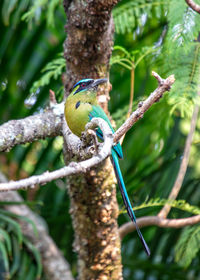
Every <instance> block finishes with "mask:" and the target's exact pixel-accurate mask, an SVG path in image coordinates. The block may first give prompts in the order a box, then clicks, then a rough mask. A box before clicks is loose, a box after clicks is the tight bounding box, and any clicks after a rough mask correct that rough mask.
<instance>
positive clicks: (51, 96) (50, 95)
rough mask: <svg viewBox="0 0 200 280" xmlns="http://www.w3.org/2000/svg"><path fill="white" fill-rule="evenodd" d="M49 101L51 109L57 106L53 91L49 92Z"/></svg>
mask: <svg viewBox="0 0 200 280" xmlns="http://www.w3.org/2000/svg"><path fill="white" fill-rule="evenodd" d="M49 101H50V107H52V106H54V105H55V104H57V101H56V95H55V92H54V91H53V90H52V89H50V90H49Z"/></svg>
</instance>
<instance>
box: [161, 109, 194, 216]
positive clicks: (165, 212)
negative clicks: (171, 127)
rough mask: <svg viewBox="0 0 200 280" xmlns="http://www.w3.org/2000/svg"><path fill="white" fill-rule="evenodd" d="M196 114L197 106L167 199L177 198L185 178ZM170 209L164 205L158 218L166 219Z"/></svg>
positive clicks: (167, 205)
mask: <svg viewBox="0 0 200 280" xmlns="http://www.w3.org/2000/svg"><path fill="white" fill-rule="evenodd" d="M198 112H199V106H198V105H196V106H195V107H194V112H193V115H192V119H191V125H190V132H189V134H188V136H187V139H186V143H185V148H184V152H183V158H182V161H181V165H180V168H179V172H178V175H177V178H176V181H175V183H174V186H173V188H172V190H171V192H170V194H169V197H168V198H169V199H176V197H177V196H178V194H179V192H180V189H181V186H182V183H183V180H184V177H185V173H186V170H187V166H188V161H189V156H190V148H191V145H192V139H193V135H194V132H195V127H196V123H197V119H198ZM170 209H171V206H170V205H169V204H166V205H165V206H164V207H163V208H162V209H161V211H160V212H159V214H158V216H159V217H163V218H166V217H167V215H168V213H169V211H170Z"/></svg>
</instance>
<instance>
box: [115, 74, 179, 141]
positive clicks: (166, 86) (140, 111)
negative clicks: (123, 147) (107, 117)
mask: <svg viewBox="0 0 200 280" xmlns="http://www.w3.org/2000/svg"><path fill="white" fill-rule="evenodd" d="M152 75H153V76H154V77H155V78H156V79H157V80H158V83H159V85H158V87H157V89H156V90H154V92H152V93H151V94H150V96H149V97H148V98H147V99H146V100H145V101H143V102H140V103H139V105H138V108H137V110H136V111H134V112H133V113H132V114H131V116H130V117H129V118H128V119H127V120H126V122H125V123H124V124H123V125H122V126H121V127H120V128H119V129H118V130H117V131H116V133H115V137H114V142H115V143H116V142H118V141H119V139H120V138H121V137H122V136H123V135H124V134H125V133H126V132H127V131H128V130H129V129H130V128H131V127H132V126H133V124H134V123H136V122H137V121H138V120H139V119H141V118H142V117H143V115H144V113H145V112H146V111H147V110H148V109H149V107H151V105H152V104H154V103H155V102H157V101H159V99H160V98H161V97H162V96H163V93H164V92H165V91H168V90H170V88H171V86H172V84H173V83H174V82H175V78H174V75H171V76H169V77H168V78H167V79H165V80H163V79H162V78H161V77H160V76H159V75H158V74H157V73H155V72H152Z"/></svg>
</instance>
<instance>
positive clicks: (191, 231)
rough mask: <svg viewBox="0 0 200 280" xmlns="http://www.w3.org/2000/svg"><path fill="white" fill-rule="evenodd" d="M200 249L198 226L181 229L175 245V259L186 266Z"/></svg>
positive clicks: (199, 228) (199, 229)
mask: <svg viewBox="0 0 200 280" xmlns="http://www.w3.org/2000/svg"><path fill="white" fill-rule="evenodd" d="M199 250H200V226H199V225H195V226H192V227H188V228H186V229H184V230H183V232H182V234H181V236H180V238H179V241H178V243H177V244H176V247H175V260H176V262H177V263H178V264H180V265H181V266H184V267H188V266H189V265H190V264H191V262H192V260H193V259H194V258H195V257H196V255H197V253H198V252H199Z"/></svg>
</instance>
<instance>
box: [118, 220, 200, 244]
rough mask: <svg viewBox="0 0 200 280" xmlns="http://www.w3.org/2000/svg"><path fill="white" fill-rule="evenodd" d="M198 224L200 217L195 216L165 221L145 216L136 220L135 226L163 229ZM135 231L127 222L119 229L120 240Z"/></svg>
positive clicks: (131, 224) (133, 226)
mask: <svg viewBox="0 0 200 280" xmlns="http://www.w3.org/2000/svg"><path fill="white" fill-rule="evenodd" d="M199 222H200V215H196V216H193V217H189V218H184V219H165V218H161V217H158V216H147V217H142V218H138V219H137V224H138V226H139V227H140V228H142V227H147V226H158V227H163V228H182V227H186V226H190V225H195V224H198V223H199ZM134 230H135V225H134V224H133V223H132V222H128V223H126V224H124V225H122V226H121V227H120V228H119V235H120V238H121V239H123V238H124V236H125V235H127V234H128V233H130V232H132V231H134Z"/></svg>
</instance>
